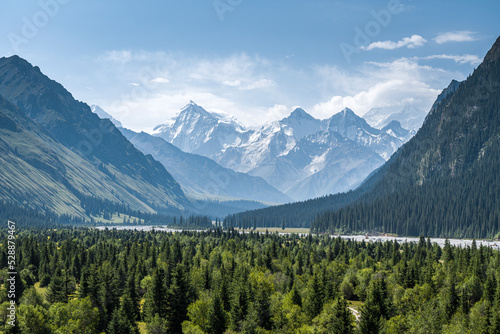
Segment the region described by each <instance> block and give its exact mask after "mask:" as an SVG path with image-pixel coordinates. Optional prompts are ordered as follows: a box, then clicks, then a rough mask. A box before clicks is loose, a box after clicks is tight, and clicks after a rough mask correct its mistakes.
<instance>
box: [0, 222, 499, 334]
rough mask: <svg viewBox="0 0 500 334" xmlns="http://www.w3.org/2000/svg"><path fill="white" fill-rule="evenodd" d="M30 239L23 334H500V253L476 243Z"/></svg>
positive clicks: (24, 243)
mask: <svg viewBox="0 0 500 334" xmlns="http://www.w3.org/2000/svg"><path fill="white" fill-rule="evenodd" d="M18 232H19V233H18V236H17V245H16V252H17V268H16V269H17V271H18V273H19V275H18V277H17V282H16V289H17V291H16V292H17V298H18V300H17V302H18V307H17V320H16V321H17V328H16V330H17V332H18V333H19V332H20V333H68V332H71V333H102V332H106V333H120V334H126V333H138V332H139V328H141V330H142V331H143V332H144V331H145V332H148V333H199V334H201V333H209V334H212V333H459V332H460V333H462V332H463V333H472V332H474V333H485V334H486V333H487V334H492V333H499V332H500V270H499V269H500V252H498V251H496V250H493V249H491V248H487V247H483V246H480V247H477V246H476V244H475V242H474V243H473V244H472V246H471V247H466V248H459V247H454V246H451V245H450V243H449V242H447V243H446V244H445V246H444V247H439V246H438V245H437V244H432V243H431V242H430V240H429V239H427V240H426V239H424V238H420V241H419V242H418V243H404V244H399V243H397V242H396V241H387V242H384V243H382V242H374V243H365V242H354V241H352V240H345V239H341V238H331V237H329V236H312V235H308V236H298V235H294V234H292V235H278V234H271V233H253V232H251V233H238V232H236V231H235V230H233V229H229V230H228V231H222V230H220V229H214V230H209V231H205V232H189V231H185V232H179V233H167V232H160V231H151V232H144V231H136V230H120V231H118V230H104V231H97V230H95V229H89V228H60V229H39V230H34V229H33V230H30V229H25V230H22V229H20V230H19V231H18ZM6 238H7V231H6V230H5V229H2V230H1V231H0V244H1V246H0V265H1V266H0V268H2V269H0V283H2V288H1V289H0V304H1V305H0V329H1V330H3V331H4V332H6V333H10V332H14V330H13V328H12V327H9V325H8V324H7V323H6V322H7V320H8V318H7V312H6V310H7V306H8V298H7V291H6V284H5V283H6V278H7V254H8V252H7V247H6V240H7V239H6ZM44 290H45V291H44ZM354 311H357V312H359V313H356V312H354ZM354 314H356V315H357V317H358V319H357V320H356V317H355V316H354Z"/></svg>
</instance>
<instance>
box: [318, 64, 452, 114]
mask: <svg viewBox="0 0 500 334" xmlns="http://www.w3.org/2000/svg"><path fill="white" fill-rule="evenodd" d="M325 73H326V74H327V75H332V74H333V75H335V77H334V78H331V79H330V80H331V81H337V82H340V83H342V82H346V81H347V82H348V81H352V82H355V83H356V86H357V89H353V87H352V86H350V87H348V91H347V92H346V91H342V90H341V89H340V86H339V88H337V89H338V91H339V94H336V95H334V96H331V97H329V98H328V99H325V100H324V102H321V103H318V104H316V105H314V106H313V108H312V109H311V113H312V114H313V115H314V116H316V117H321V118H327V117H330V116H331V115H333V114H335V113H337V112H339V111H340V110H342V109H343V108H346V107H348V108H351V109H352V110H353V111H354V112H355V113H356V114H358V115H360V116H362V115H364V114H365V113H367V112H368V111H369V110H370V109H373V108H380V109H383V110H384V111H390V112H399V111H401V110H403V109H405V108H415V109H417V110H422V111H428V110H429V108H430V107H431V105H432V103H433V102H434V101H435V99H436V97H437V95H438V94H439V92H440V91H441V89H443V88H445V87H446V86H447V85H448V84H449V82H450V81H451V79H453V78H455V79H462V75H461V74H460V73H453V72H448V71H445V70H442V69H438V68H433V67H431V66H422V65H420V64H418V62H417V60H415V59H408V58H400V59H397V60H394V61H392V62H386V63H380V62H369V63H366V64H365V66H364V67H363V69H362V70H360V72H359V73H347V72H343V71H335V70H331V69H330V70H329V71H326V72H325Z"/></svg>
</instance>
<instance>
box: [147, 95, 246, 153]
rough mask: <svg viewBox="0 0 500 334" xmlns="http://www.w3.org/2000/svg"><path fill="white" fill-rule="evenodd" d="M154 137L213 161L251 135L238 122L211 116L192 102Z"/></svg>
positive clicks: (154, 133) (154, 131) (213, 114)
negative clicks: (211, 157) (212, 157)
mask: <svg viewBox="0 0 500 334" xmlns="http://www.w3.org/2000/svg"><path fill="white" fill-rule="evenodd" d="M153 135H155V136H158V137H161V138H163V139H165V140H166V141H168V142H169V143H172V144H174V145H175V146H177V147H178V148H180V149H181V150H183V151H184V152H188V153H197V154H201V155H204V156H208V157H210V156H213V155H216V154H217V153H218V152H220V151H222V150H224V149H225V148H226V147H227V146H230V145H238V144H239V143H241V142H242V141H243V140H244V139H245V138H246V135H247V133H246V131H245V130H244V129H243V127H242V126H241V125H239V124H238V123H236V121H235V120H234V119H231V118H228V117H225V116H223V115H220V114H215V113H209V112H208V111H206V110H205V109H203V108H202V107H201V106H199V105H197V104H196V103H194V102H193V101H190V102H189V103H188V104H187V105H186V106H185V107H184V108H183V109H182V110H181V111H180V113H179V114H178V115H177V117H175V119H173V120H170V121H168V122H166V123H163V124H160V125H158V126H156V127H155V128H154V130H153Z"/></svg>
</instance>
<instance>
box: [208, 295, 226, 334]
mask: <svg viewBox="0 0 500 334" xmlns="http://www.w3.org/2000/svg"><path fill="white" fill-rule="evenodd" d="M207 318H208V325H207V332H208V334H223V333H224V332H225V330H226V315H225V313H224V309H223V308H222V300H221V298H220V295H219V294H218V293H216V294H215V295H214V296H213V298H212V302H211V303H210V309H209V312H208V316H207Z"/></svg>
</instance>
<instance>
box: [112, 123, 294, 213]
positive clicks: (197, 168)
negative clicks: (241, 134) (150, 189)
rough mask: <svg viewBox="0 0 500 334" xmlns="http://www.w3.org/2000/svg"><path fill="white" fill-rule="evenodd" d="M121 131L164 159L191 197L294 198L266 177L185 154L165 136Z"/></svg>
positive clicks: (282, 200)
mask: <svg viewBox="0 0 500 334" xmlns="http://www.w3.org/2000/svg"><path fill="white" fill-rule="evenodd" d="M120 131H121V132H122V133H123V135H124V136H125V137H126V138H127V139H128V140H129V141H130V142H131V143H132V144H134V146H135V147H137V148H138V149H139V150H141V151H142V152H144V153H146V154H151V155H152V156H153V158H155V159H156V160H158V161H159V162H161V163H162V164H163V166H165V168H167V170H169V171H170V172H171V173H172V175H173V177H174V178H175V179H176V180H177V181H178V182H179V184H180V185H181V186H182V189H183V190H184V192H185V193H186V194H187V195H188V196H190V197H194V198H209V199H214V200H215V199H219V200H224V199H226V200H229V199H232V200H234V199H239V200H250V201H260V202H267V203H273V204H276V203H287V202H291V201H292V200H291V199H290V198H289V197H287V196H285V195H284V194H282V193H281V192H280V191H278V190H276V189H275V188H274V187H272V186H270V185H269V184H268V183H267V182H266V181H264V180H263V179H262V178H259V177H255V176H251V175H248V174H244V173H239V172H235V171H233V170H231V169H228V168H224V167H222V166H220V165H219V164H218V163H216V162H215V161H213V160H211V159H209V158H207V157H204V156H201V155H197V154H192V153H185V152H183V151H182V150H180V149H179V148H177V147H176V146H174V145H173V144H170V143H168V142H167V141H165V140H164V139H162V138H159V137H155V136H152V135H150V134H147V133H145V132H141V133H136V132H134V131H131V130H128V129H124V128H120Z"/></svg>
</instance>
